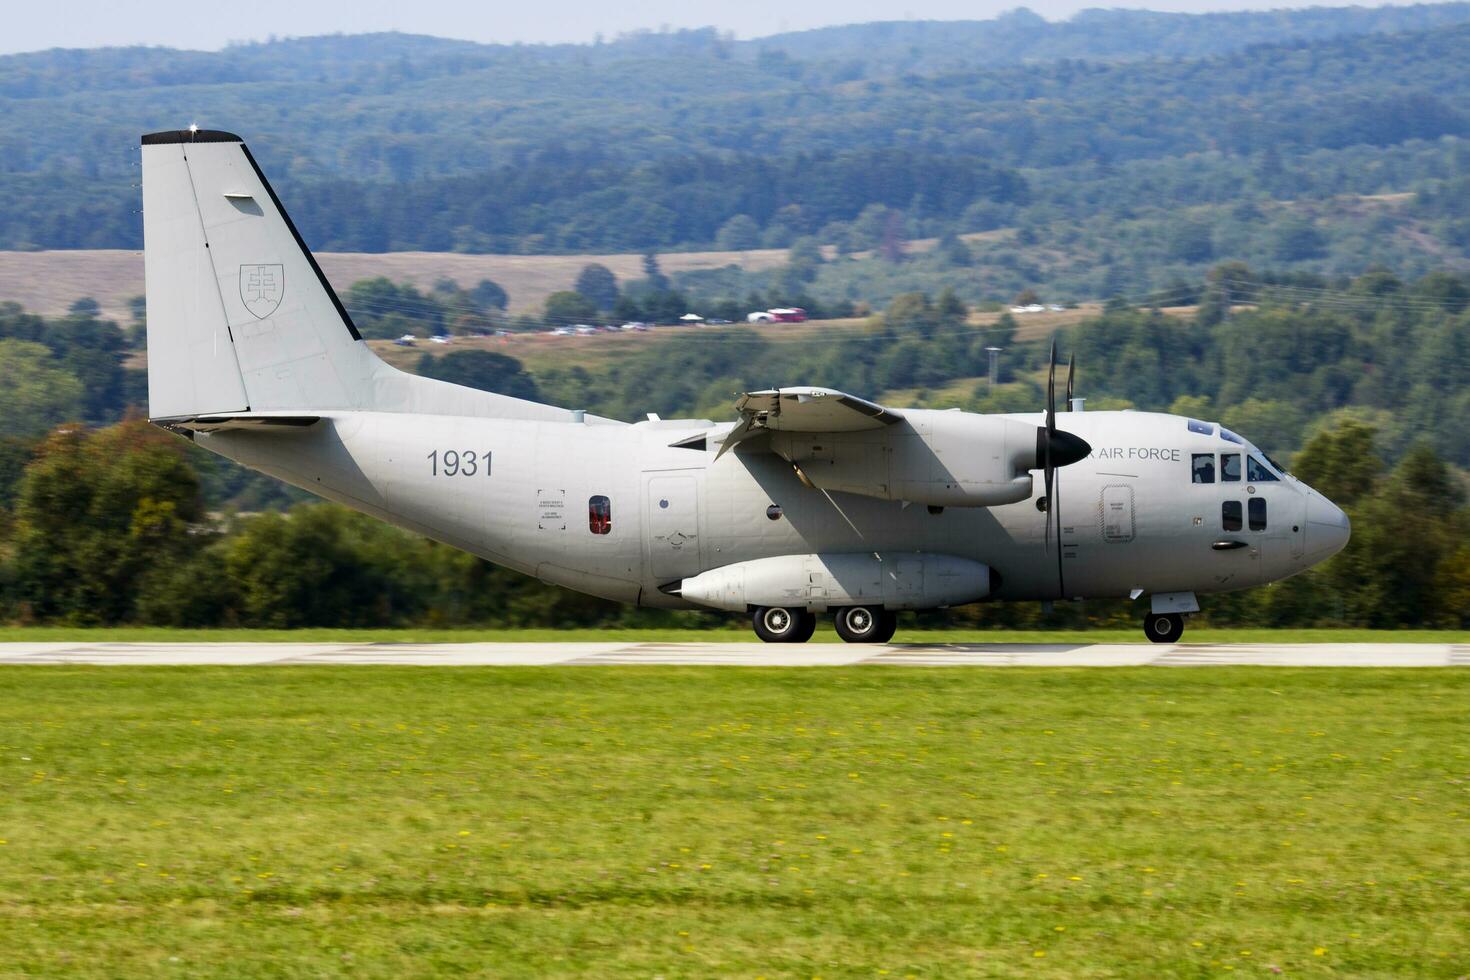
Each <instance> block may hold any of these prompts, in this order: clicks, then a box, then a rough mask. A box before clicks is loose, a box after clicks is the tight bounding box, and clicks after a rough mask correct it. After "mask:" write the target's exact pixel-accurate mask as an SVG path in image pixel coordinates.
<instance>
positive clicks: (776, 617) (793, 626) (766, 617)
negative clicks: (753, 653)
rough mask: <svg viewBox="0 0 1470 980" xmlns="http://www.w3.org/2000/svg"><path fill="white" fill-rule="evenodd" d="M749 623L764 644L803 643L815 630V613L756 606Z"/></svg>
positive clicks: (779, 607)
mask: <svg viewBox="0 0 1470 980" xmlns="http://www.w3.org/2000/svg"><path fill="white" fill-rule="evenodd" d="M750 622H751V625H752V626H754V627H755V635H756V636H758V637H760V638H761V639H762V640H764V641H765V642H766V643H805V642H806V641H807V640H810V639H811V638H812V634H813V633H814V632H816V629H817V616H816V613H811V612H807V611H806V610H805V609H788V608H786V607H784V606H758V607H757V608H756V610H755V611H754V612H753V613H751V615H750Z"/></svg>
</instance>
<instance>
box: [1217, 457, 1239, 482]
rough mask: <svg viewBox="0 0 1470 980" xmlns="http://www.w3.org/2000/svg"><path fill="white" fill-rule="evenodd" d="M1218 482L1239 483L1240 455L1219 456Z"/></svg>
mask: <svg viewBox="0 0 1470 980" xmlns="http://www.w3.org/2000/svg"><path fill="white" fill-rule="evenodd" d="M1220 482H1221V483H1239V482H1240V453H1221V454H1220Z"/></svg>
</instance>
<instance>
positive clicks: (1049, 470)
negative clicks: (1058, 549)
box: [1043, 453, 1057, 554]
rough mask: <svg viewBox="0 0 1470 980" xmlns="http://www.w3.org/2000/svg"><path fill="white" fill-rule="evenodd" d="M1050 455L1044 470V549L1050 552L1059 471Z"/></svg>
mask: <svg viewBox="0 0 1470 980" xmlns="http://www.w3.org/2000/svg"><path fill="white" fill-rule="evenodd" d="M1050 456H1051V454H1050V453H1048V454H1047V457H1048V458H1047V463H1046V469H1045V470H1044V473H1045V478H1046V513H1045V514H1044V515H1043V516H1044V517H1045V518H1046V536H1045V538H1043V548H1044V550H1045V551H1046V552H1047V553H1048V554H1049V553H1050V552H1051V512H1052V511H1053V510H1054V509H1056V489H1057V487H1056V476H1057V472H1056V468H1055V467H1054V466H1052V465H1051V459H1050Z"/></svg>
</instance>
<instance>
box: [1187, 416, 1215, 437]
mask: <svg viewBox="0 0 1470 980" xmlns="http://www.w3.org/2000/svg"><path fill="white" fill-rule="evenodd" d="M1189 431H1190V432H1198V433H1199V434H1200V435H1202V436H1209V435H1214V434H1215V426H1214V425H1213V424H1211V423H1209V422H1199V421H1196V420H1195V419H1190V420H1189Z"/></svg>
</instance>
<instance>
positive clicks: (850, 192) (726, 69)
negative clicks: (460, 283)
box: [0, 4, 1470, 305]
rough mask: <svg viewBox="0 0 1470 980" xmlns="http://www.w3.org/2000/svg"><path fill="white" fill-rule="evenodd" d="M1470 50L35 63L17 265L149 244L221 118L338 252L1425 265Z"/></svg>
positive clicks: (1110, 37)
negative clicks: (930, 247)
mask: <svg viewBox="0 0 1470 980" xmlns="http://www.w3.org/2000/svg"><path fill="white" fill-rule="evenodd" d="M1467 41H1470V5H1466V4H1438V5H1426V6H1413V7H1385V8H1376V9H1363V8H1343V9H1335V10H1334V9H1322V8H1314V9H1311V10H1300V11H1273V12H1270V13H1240V14H1218V15H1204V16H1201V15H1192V16H1191V15H1169V14H1151V13H1146V12H1129V11H1089V12H1085V13H1084V14H1079V15H1078V16H1077V17H1075V18H1073V19H1071V20H1068V21H1060V22H1055V23H1053V22H1048V21H1045V20H1042V19H1041V18H1039V17H1037V16H1036V15H1034V14H1030V13H1029V12H1026V11H1017V12H1014V13H1012V14H1008V15H1005V16H1003V17H1001V18H998V19H996V20H993V21H976V22H964V23H960V24H949V25H944V24H887V25H884V24H870V25H853V26H850V27H843V28H831V29H825V30H823V31H816V32H804V33H802V34H796V35H778V36H775V37H771V38H764V39H756V40H752V41H739V42H736V41H733V40H730V39H728V38H722V37H721V36H720V35H718V34H717V33H715V32H712V31H685V32H672V33H668V34H643V35H636V36H631V37H626V38H620V39H616V40H613V41H607V42H604V43H601V44H596V45H581V46H577V45H560V46H534V45H520V46H494V45H476V44H470V43H468V42H458V41H449V40H443V39H436V38H423V37H412V36H406V35H371V36H362V37H323V38H306V39H295V40H281V41H275V42H270V43H261V44H251V45H239V46H235V47H231V48H228V49H226V50H224V51H221V52H213V53H210V52H184V51H172V50H168V49H152V48H140V49H119V50H98V51H54V52H40V53H36V54H29V55H15V56H8V57H5V58H0V92H4V93H5V95H6V97H5V98H4V99H3V100H0V120H3V121H4V122H5V125H4V126H3V127H0V195H3V196H4V197H5V199H6V200H7V202H8V206H7V208H6V209H5V210H4V211H3V212H0V247H7V248H24V249H34V248H137V247H139V243H140V241H141V222H140V221H139V219H138V215H137V213H136V212H137V191H136V188H135V187H134V186H133V185H134V184H135V183H136V176H137V172H136V169H135V166H136V162H137V155H136V154H137V137H138V134H139V133H141V132H145V131H149V130H153V129H159V128H166V127H172V126H178V125H182V124H183V122H186V121H198V122H201V123H202V124H204V125H208V126H215V127H218V128H225V129H230V130H234V131H238V132H240V133H241V134H242V135H244V136H245V137H246V138H247V139H248V140H249V141H250V143H251V146H252V148H253V150H254V152H255V153H256V155H257V157H258V158H259V159H260V161H261V163H262V166H263V167H264V168H265V169H266V172H267V173H268V174H270V175H271V176H272V178H273V180H274V181H275V183H276V185H277V189H278V191H279V192H280V193H281V196H282V198H283V200H285V201H286V202H287V203H288V206H289V207H290V209H291V211H292V214H293V216H294V217H295V219H296V220H297V223H298V224H299V225H300V227H301V228H302V230H303V234H304V235H305V237H306V238H307V240H308V242H309V243H310V244H311V245H312V246H313V247H315V248H319V249H327V250H342V251H400V250H458V251H466V252H507V253H548V252H557V253H579V252H596V251H635V252H642V251H647V250H663V251H668V250H680V249H701V248H711V247H716V246H718V247H721V248H730V249H741V248H752V247H757V246H764V247H776V248H785V247H789V246H791V245H792V244H794V243H796V242H798V241H803V240H807V239H810V240H814V241H816V242H818V243H820V244H822V245H826V246H832V247H834V248H835V249H836V250H837V252H838V253H839V254H841V255H843V256H844V257H845V258H850V259H851V261H850V262H845V263H844V264H842V266H841V267H840V268H839V267H837V266H836V265H834V266H833V267H831V268H829V269H828V270H826V281H825V282H824V283H823V284H822V288H823V289H824V290H825V291H826V292H827V293H828V294H829V297H828V298H830V299H834V300H835V299H844V300H849V301H853V302H867V303H869V304H872V305H885V304H886V303H887V302H888V301H890V300H891V299H892V298H893V296H895V295H897V294H898V293H900V292H904V291H912V290H916V289H917V290H928V291H931V292H933V291H936V290H937V289H938V288H942V287H941V286H940V285H939V284H938V281H937V278H936V276H935V274H934V270H933V269H930V268H926V267H925V266H924V264H923V263H922V262H917V261H910V260H912V259H914V258H915V256H914V255H913V254H911V253H907V252H905V250H904V249H903V248H902V247H898V248H892V247H890V248H888V250H887V256H886V257H887V259H888V261H883V260H882V259H880V258H876V257H874V255H873V254H872V253H873V250H875V249H878V248H879V247H880V246H882V245H885V244H888V245H892V243H894V242H899V243H900V244H901V243H902V242H904V241H908V240H913V239H928V238H936V237H940V236H946V235H955V236H981V237H980V238H979V239H967V241H969V247H970V248H971V249H972V258H973V259H974V262H973V263H972V264H971V266H970V269H971V271H970V272H969V273H968V274H967V275H965V276H963V277H959V276H955V277H951V278H954V279H955V280H956V281H955V282H953V283H951V284H952V285H955V286H956V288H958V289H959V290H960V292H961V295H962V296H963V297H964V298H965V299H966V300H968V301H970V302H979V301H982V300H986V299H989V300H1003V299H1005V298H1007V296H1008V295H1009V294H1010V293H1014V292H1015V291H1018V290H1019V289H1021V288H1025V287H1027V286H1031V287H1039V288H1041V289H1043V290H1045V291H1046V292H1047V293H1048V294H1049V295H1051V296H1055V297H1061V298H1091V297H1097V296H1106V295H1112V294H1134V293H1139V292H1142V291H1144V290H1147V289H1152V288H1158V287H1160V286H1162V285H1165V284H1166V283H1168V282H1169V281H1170V280H1171V279H1172V278H1174V277H1176V276H1184V277H1190V278H1198V277H1200V276H1202V275H1203V274H1204V272H1205V271H1207V269H1208V268H1209V267H1210V266H1211V265H1212V264H1214V263H1216V262H1219V261H1222V260H1226V259H1236V260H1241V261H1245V262H1247V263H1249V264H1251V265H1252V266H1253V267H1257V268H1266V267H1269V268H1276V269H1281V270H1283V271H1287V270H1300V271H1305V272H1312V273H1316V274H1322V275H1331V276H1343V275H1356V274H1358V273H1361V272H1362V271H1363V270H1364V269H1366V268H1367V267H1368V266H1369V265H1372V264H1374V263H1381V264H1384V265H1387V266H1389V267H1390V268H1393V269H1395V270H1396V271H1399V272H1400V273H1402V274H1405V275H1411V276H1418V275H1422V274H1424V273H1426V272H1429V271H1432V270H1434V269H1436V268H1441V267H1446V266H1448V267H1463V266H1464V264H1465V263H1466V259H1467V255H1466V247H1467V245H1470V219H1467V217H1466V215H1465V214H1464V205H1463V203H1462V202H1463V201H1464V200H1465V195H1464V194H1463V193H1461V191H1462V190H1463V188H1462V187H1461V182H1462V181H1463V177H1462V174H1463V172H1464V169H1465V164H1466V162H1467V160H1470V103H1467V95H1470V88H1467V86H1470V81H1467V78H1470V76H1467V75H1466V74H1465V72H1464V71H1463V70H1462V68H1463V56H1462V53H1461V52H1463V50H1464V49H1465V47H1466V43H1467ZM859 51H861V52H862V53H863V56H862V57H859V56H858V55H857V54H856V52H859ZM344 120H345V121H346V122H347V123H348V124H347V125H343V121H344ZM895 260H896V261H895ZM747 285H750V286H752V287H754V288H761V285H760V284H759V283H749V284H747Z"/></svg>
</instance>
